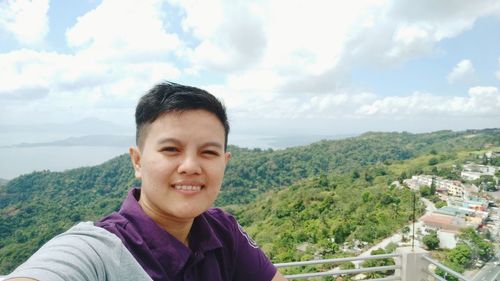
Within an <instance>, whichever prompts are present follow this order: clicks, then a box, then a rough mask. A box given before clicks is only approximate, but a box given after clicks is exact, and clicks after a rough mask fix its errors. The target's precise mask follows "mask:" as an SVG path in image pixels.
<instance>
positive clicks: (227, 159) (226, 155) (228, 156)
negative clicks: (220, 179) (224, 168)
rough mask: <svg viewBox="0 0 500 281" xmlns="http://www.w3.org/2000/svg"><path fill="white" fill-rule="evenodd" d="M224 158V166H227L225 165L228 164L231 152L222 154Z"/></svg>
mask: <svg viewBox="0 0 500 281" xmlns="http://www.w3.org/2000/svg"><path fill="white" fill-rule="evenodd" d="M224 156H225V158H226V165H227V163H228V162H229V160H230V159H231V152H226V153H224Z"/></svg>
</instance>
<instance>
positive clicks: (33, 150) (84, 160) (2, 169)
mask: <svg viewBox="0 0 500 281" xmlns="http://www.w3.org/2000/svg"><path fill="white" fill-rule="evenodd" d="M124 153H128V148H127V147H110V146H108V147H103V146H66V147H59V146H39V147H27V148H23V147H7V148H5V147H4V148H0V155H2V157H1V158H0V178H4V179H12V178H15V177H17V176H19V175H21V174H26V173H31V172H33V171H41V170H50V171H64V170H67V169H72V168H79V167H83V166H94V165H98V164H101V163H103V162H105V161H107V160H109V159H111V158H113V157H116V156H118V155H121V154H124Z"/></svg>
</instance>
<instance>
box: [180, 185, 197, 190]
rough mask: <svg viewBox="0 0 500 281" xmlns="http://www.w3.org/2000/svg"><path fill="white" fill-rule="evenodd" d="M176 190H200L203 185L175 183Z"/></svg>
mask: <svg viewBox="0 0 500 281" xmlns="http://www.w3.org/2000/svg"><path fill="white" fill-rule="evenodd" d="M174 188H175V190H183V191H200V190H201V188H202V186H201V185H174Z"/></svg>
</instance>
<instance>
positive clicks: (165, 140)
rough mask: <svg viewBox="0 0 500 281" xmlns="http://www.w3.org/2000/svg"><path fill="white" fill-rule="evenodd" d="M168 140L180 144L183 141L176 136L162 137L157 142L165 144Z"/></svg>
mask: <svg viewBox="0 0 500 281" xmlns="http://www.w3.org/2000/svg"><path fill="white" fill-rule="evenodd" d="M167 142H172V143H174V144H177V145H180V144H181V143H182V142H181V141H180V140H178V139H175V138H161V139H159V140H158V142H157V144H164V143H167Z"/></svg>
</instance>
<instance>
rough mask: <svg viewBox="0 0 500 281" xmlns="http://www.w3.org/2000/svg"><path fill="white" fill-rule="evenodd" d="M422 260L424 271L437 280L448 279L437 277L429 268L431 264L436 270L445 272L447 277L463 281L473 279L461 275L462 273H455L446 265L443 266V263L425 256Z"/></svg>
mask: <svg viewBox="0 0 500 281" xmlns="http://www.w3.org/2000/svg"><path fill="white" fill-rule="evenodd" d="M422 259H423V262H424V264H423V268H422V270H423V271H424V273H426V274H427V275H428V276H432V277H433V278H434V279H435V280H439V281H446V278H443V277H441V276H439V275H437V274H436V273H435V272H433V270H431V269H430V268H429V264H433V265H434V266H435V267H436V268H440V269H441V270H443V271H444V272H445V277H446V276H447V275H451V276H455V277H456V278H458V280H463V281H470V280H471V279H469V278H467V277H465V276H463V275H461V274H460V273H458V272H456V271H454V270H453V269H451V268H449V267H447V266H445V265H444V264H441V263H439V262H437V261H435V260H433V259H431V258H429V257H426V256H423V257H422Z"/></svg>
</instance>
